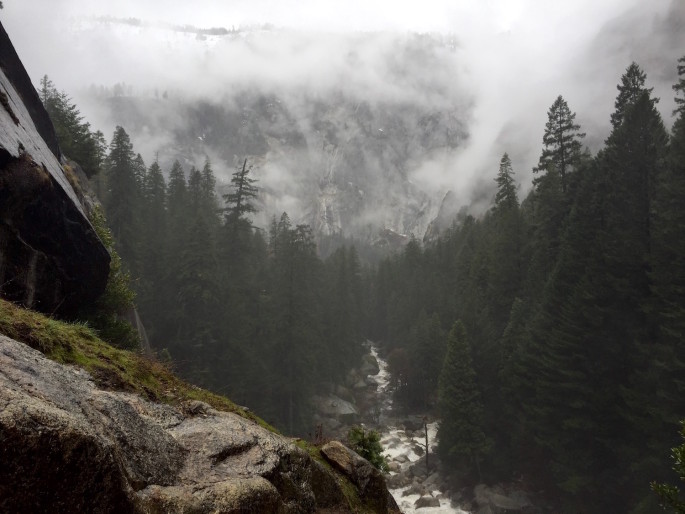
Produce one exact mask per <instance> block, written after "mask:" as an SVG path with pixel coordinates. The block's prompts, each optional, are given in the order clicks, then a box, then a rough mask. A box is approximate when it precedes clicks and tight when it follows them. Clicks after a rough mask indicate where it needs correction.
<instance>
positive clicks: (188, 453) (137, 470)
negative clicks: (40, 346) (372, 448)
mask: <svg viewBox="0 0 685 514" xmlns="http://www.w3.org/2000/svg"><path fill="white" fill-rule="evenodd" d="M352 455H353V457H351V459H352V460H351V461H350V462H354V463H355V466H356V467H357V468H359V469H361V468H362V467H363V463H364V462H366V461H364V460H363V459H361V457H358V456H356V454H352ZM357 459H358V460H357ZM0 462H1V463H2V465H1V466H0V512H51V513H59V512H70V513H71V512H92V513H105V512H113V513H114V512H116V513H129V512H130V513H138V512H139V513H184V514H190V513H210V512H212V513H238V512H241V513H243V512H255V513H257V512H258V513H271V512H273V513H300V512H331V513H333V512H340V513H342V512H352V510H351V508H350V506H349V505H348V503H347V500H346V499H345V496H344V494H343V488H342V485H341V483H342V479H341V477H340V476H339V475H337V474H336V473H334V472H332V471H330V470H329V469H328V468H326V467H325V466H324V465H322V464H320V463H318V462H316V461H314V460H313V459H312V458H311V457H310V456H309V455H308V453H307V452H305V451H304V450H302V449H300V448H298V447H297V446H296V445H295V444H293V442H292V441H291V440H290V439H287V438H285V437H282V436H279V435H276V434H273V433H271V432H269V431H268V430H265V429H264V428H262V427H260V426H258V425H256V424H255V423H253V422H251V421H249V420H246V419H244V418H242V417H240V416H238V415H237V414H233V413H227V412H219V411H216V410H214V409H212V408H211V407H209V406H208V405H206V404H204V403H201V402H190V404H188V405H185V406H184V408H183V411H181V410H179V409H176V408H174V407H171V406H167V405H160V404H155V403H151V402H149V401H146V400H143V399H142V398H140V397H138V396H136V395H133V394H129V393H121V392H112V391H104V390H101V389H98V388H97V387H96V386H95V384H94V383H93V382H92V380H91V378H90V376H89V375H88V373H86V372H85V371H82V370H80V369H76V368H73V367H69V366H64V365H61V364H58V363H55V362H53V361H50V360H48V359H47V358H45V357H44V356H43V355H42V354H41V353H39V352H37V351H35V350H33V349H31V348H29V347H28V346H26V345H24V344H22V343H19V342H17V341H14V340H12V339H9V338H7V337H5V336H0ZM366 464H367V465H368V466H370V465H369V464H368V463H366ZM370 473H371V474H372V475H373V479H372V480H367V481H365V482H364V486H363V487H359V486H360V485H361V482H360V483H359V484H356V482H355V481H353V483H354V484H355V485H356V486H357V487H358V488H359V489H360V493H362V492H363V494H360V497H362V501H364V498H387V497H388V492H387V489H386V487H385V482H384V481H383V480H382V476H381V477H380V480H378V476H377V475H375V474H373V473H372V472H370ZM378 475H380V474H378ZM359 478H361V475H360V476H359ZM376 489H377V490H376ZM364 503H366V506H367V507H368V511H369V512H388V508H389V505H388V504H387V503H386V502H383V501H380V503H376V502H373V504H369V503H367V502H364ZM390 511H392V509H391V510H390Z"/></svg>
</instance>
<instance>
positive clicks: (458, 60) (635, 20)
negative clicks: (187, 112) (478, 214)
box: [0, 0, 685, 228]
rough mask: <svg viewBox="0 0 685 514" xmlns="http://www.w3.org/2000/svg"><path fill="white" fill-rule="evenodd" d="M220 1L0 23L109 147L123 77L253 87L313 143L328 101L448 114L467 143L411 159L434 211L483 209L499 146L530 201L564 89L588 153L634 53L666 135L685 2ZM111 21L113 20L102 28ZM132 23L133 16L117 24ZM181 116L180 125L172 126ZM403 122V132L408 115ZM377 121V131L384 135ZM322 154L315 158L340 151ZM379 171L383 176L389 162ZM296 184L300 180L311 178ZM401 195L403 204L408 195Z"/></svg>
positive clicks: (13, 8) (16, 6) (152, 89)
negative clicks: (112, 109) (211, 31)
mask: <svg viewBox="0 0 685 514" xmlns="http://www.w3.org/2000/svg"><path fill="white" fill-rule="evenodd" d="M217 4H218V2H210V1H208V0H203V1H199V2H187V1H184V2H181V1H175V0H174V1H164V2H162V1H154V0H147V1H141V0H130V1H129V0H126V1H120V2H116V3H112V2H92V1H86V0H20V1H17V0H6V1H5V2H4V5H5V8H4V10H2V11H0V19H1V20H2V23H3V25H4V26H5V28H6V30H7V31H8V33H9V35H10V37H11V38H12V40H13V42H14V44H15V47H16V49H17V51H18V53H19V56H20V57H21V58H22V60H23V62H24V64H25V66H26V67H27V69H28V71H29V74H30V75H31V77H32V79H33V80H34V82H35V83H36V84H37V83H38V80H39V79H40V77H41V76H43V75H44V74H47V75H49V76H50V78H51V79H52V80H53V82H54V83H55V84H56V86H57V87H58V88H59V89H60V90H65V91H67V92H68V94H70V95H71V96H72V98H73V99H74V100H75V102H76V103H77V105H78V106H79V108H80V109H81V112H82V114H84V115H85V117H86V119H87V120H88V121H90V122H91V123H92V125H93V127H94V128H98V129H101V130H103V132H105V134H106V135H107V137H108V138H109V137H110V136H111V133H112V130H113V128H114V124H113V118H112V115H111V113H109V112H107V110H106V109H105V108H104V107H103V105H102V103H98V102H97V101H94V98H93V96H92V94H89V92H88V88H89V86H92V85H95V86H106V87H110V88H111V87H112V86H113V85H114V84H117V83H125V84H126V85H127V86H128V87H130V88H131V91H132V92H134V93H135V94H136V95H139V96H146V95H147V96H150V97H152V96H154V95H160V94H163V93H164V92H166V93H167V94H168V95H169V96H170V98H173V99H178V98H183V99H185V101H188V99H193V98H194V99H197V100H206V99H212V100H214V101H218V100H220V101H221V102H223V103H224V104H230V103H231V102H239V101H240V98H242V97H241V96H240V94H241V93H243V92H245V91H252V92H254V91H260V92H262V93H264V94H275V95H277V96H278V98H279V101H280V100H282V101H283V102H284V104H287V105H286V106H285V107H284V109H286V108H287V109H286V110H287V113H288V116H290V118H288V119H292V120H293V123H296V124H298V126H299V127H300V128H301V132H302V133H303V134H305V136H306V134H308V133H309V132H308V130H309V129H308V128H307V127H305V126H304V125H306V124H307V123H308V121H307V120H311V119H312V118H311V116H310V114H311V113H310V110H311V109H312V108H313V107H312V105H313V104H316V102H317V101H321V102H324V103H325V102H327V101H328V99H330V98H332V97H335V95H338V96H340V95H342V96H343V97H344V98H345V99H346V101H347V102H349V103H352V104H354V103H355V102H357V103H362V102H366V103H367V104H369V105H370V106H371V109H372V111H373V113H374V116H375V118H374V121H378V120H382V119H383V116H385V114H384V112H385V111H383V109H382V108H378V109H376V110H375V111H374V106H383V105H393V106H395V107H393V109H394V110H393V111H392V112H399V113H400V114H401V116H404V114H402V113H405V112H409V113H410V114H407V115H406V116H407V120H406V123H405V125H406V126H411V123H413V121H412V120H410V119H409V118H410V117H411V113H412V112H414V111H416V112H420V111H421V110H425V111H426V112H431V113H435V112H446V113H449V116H451V117H449V116H448V117H447V119H446V121H445V120H442V121H441V123H443V124H446V126H447V127H448V128H450V130H451V129H452V128H453V129H454V130H455V131H458V132H459V133H460V134H462V135H461V136H460V137H458V138H457V139H458V144H454V145H451V144H444V145H442V144H441V143H440V142H439V141H438V142H432V143H430V144H429V145H428V147H430V148H429V151H426V152H425V153H424V154H421V155H419V153H420V150H421V149H422V148H424V146H425V145H424V146H421V145H420V144H417V146H416V148H417V149H416V150H410V151H409V154H408V155H410V156H411V158H410V159H409V161H410V162H408V163H406V165H403V166H404V167H403V172H406V177H407V178H408V180H409V181H410V184H411V185H412V187H414V186H415V187H416V188H417V189H418V190H420V191H421V192H422V194H424V195H425V197H426V198H429V199H431V202H432V203H431V204H430V205H431V206H430V209H429V210H430V211H431V213H434V212H435V210H436V209H437V205H438V203H439V199H440V198H442V195H444V192H445V191H446V190H447V189H451V190H453V191H455V192H456V193H457V196H458V198H459V199H460V202H461V203H462V204H478V205H474V206H473V208H474V210H475V211H479V210H481V211H482V209H483V208H484V207H487V204H488V202H489V201H490V198H491V195H490V193H489V191H490V190H491V189H492V184H493V178H494V176H495V174H496V172H497V167H498V162H499V159H500V157H501V155H502V153H503V152H505V151H507V152H508V153H509V155H510V156H511V157H512V161H513V165H514V170H515V172H516V174H517V180H518V181H519V182H520V184H521V190H520V191H521V194H522V195H523V194H525V192H526V191H527V190H528V189H529V188H530V180H531V176H532V172H531V169H532V167H533V166H535V164H536V163H537V159H538V157H539V154H540V150H541V141H542V133H543V130H544V124H545V121H546V118H547V116H546V113H547V109H548V108H549V106H550V105H551V103H552V102H553V101H554V99H555V98H556V97H557V96H558V95H559V94H562V95H563V96H564V98H565V99H566V100H567V102H568V103H569V106H570V107H571V109H572V110H573V111H575V112H576V113H577V118H576V121H577V122H579V123H580V124H581V126H582V128H583V130H584V131H585V132H587V134H588V136H587V138H586V140H585V144H586V145H587V146H588V147H589V148H590V150H592V151H596V150H597V149H598V148H599V147H600V146H601V144H602V142H603V140H604V139H605V138H606V136H607V135H608V130H609V116H610V113H611V112H612V110H613V101H614V99H615V96H616V84H617V82H618V81H619V79H620V76H621V74H622V73H623V71H624V70H625V68H626V67H627V66H628V65H629V64H630V62H631V61H633V60H635V61H637V62H638V64H640V65H641V66H642V68H643V69H644V70H645V71H646V73H647V77H648V82H649V85H650V86H653V87H654V92H655V95H656V96H658V97H660V98H661V102H660V103H659V105H658V107H659V109H660V110H661V112H662V115H663V117H664V121H665V122H666V125H667V126H670V124H671V119H672V118H671V111H672V109H673V101H672V97H673V92H672V91H671V89H670V87H671V84H673V83H674V82H675V80H676V60H677V58H678V57H680V56H681V55H682V54H683V53H685V31H683V30H682V27H683V26H685V2H682V1H680V0H673V1H667V0H655V1H652V2H644V1H641V0H602V1H601V2H597V1H596V0H595V1H590V0H581V1H577V2H563V3H561V2H548V1H543V0H490V1H475V0H474V1H438V0H430V1H423V2H412V3H411V4H412V5H408V6H403V5H400V4H401V3H397V2H385V1H378V0H375V1H374V0H367V1H348V2H344V3H343V2H323V1H316V0H307V1H298V2H288V1H281V2H274V1H232V2H230V3H226V5H222V6H219V5H217ZM105 16H108V17H113V18H116V19H118V20H120V21H118V22H114V21H109V22H105V21H103V18H102V17H105ZM130 18H133V19H135V20H137V21H136V22H135V23H134V24H130V23H128V24H127V23H121V20H126V19H130ZM138 21H139V22H140V24H138ZM179 25H193V26H195V27H199V28H205V29H207V28H212V27H225V28H227V29H229V30H234V29H235V30H236V32H234V33H231V34H229V35H228V36H216V35H207V34H204V35H198V34H196V33H192V32H178V31H172V30H170V27H171V26H179ZM247 28H249V30H247ZM303 91H304V93H303ZM91 93H92V88H91ZM234 107H235V106H234ZM238 107H239V106H238ZM174 116H176V117H177V118H179V119H176V120H172V118H173V117H174ZM341 116H342V114H341ZM398 116H399V115H398ZM401 116H400V117H401ZM152 119H154V116H153V117H152ZM455 120H456V121H455ZM394 122H395V123H399V125H400V126H404V125H402V120H399V121H398V120H397V119H394ZM176 123H183V119H182V116H181V115H180V114H178V113H176V114H174V113H166V114H160V116H159V117H158V121H157V122H150V123H149V124H148V125H146V126H145V127H144V130H142V131H140V132H139V133H137V134H136V135H135V137H134V136H132V139H133V142H134V144H135V145H136V149H137V151H140V152H141V153H143V156H144V157H145V159H146V161H147V162H149V161H151V160H152V158H153V156H154V155H155V154H156V153H157V152H159V151H160V149H163V148H165V147H166V146H168V145H169V143H170V137H171V136H170V133H168V132H165V127H166V128H167V129H168V128H169V126H172V125H174V124H176ZM334 123H336V122H335V120H334ZM378 123H380V121H378ZM337 126H338V129H337V130H342V129H341V128H340V127H342V126H343V123H342V121H341V122H340V123H339V124H338V125H337ZM441 126H442V125H441ZM310 128H311V127H310ZM383 128H384V127H383V126H381V124H379V125H378V130H380V131H381V132H382V130H383ZM374 130H376V129H374ZM314 132H315V131H313V129H312V133H314ZM198 137H200V136H198ZM306 137H307V136H306ZM350 137H352V136H350ZM310 143H311V142H310ZM317 144H318V146H321V144H320V143H317ZM309 146H310V147H315V146H316V144H314V143H311V144H310V145H309ZM323 146H324V149H323V150H321V156H320V161H321V162H324V161H325V160H326V159H330V158H331V155H332V154H330V155H329V154H328V153H326V150H325V143H324V145H323ZM379 148H381V150H382V141H381V143H379ZM271 150H272V153H274V150H273V148H272V149H271ZM280 150H283V148H280ZM381 150H379V151H381ZM332 151H333V150H332ZM412 152H413V153H412ZM200 153H206V154H208V155H209V156H210V158H211V159H212V160H213V162H215V167H217V168H218V171H219V175H220V176H221V177H224V178H225V177H226V176H227V174H228V173H229V172H230V171H231V168H232V166H233V164H234V163H233V162H229V161H230V159H229V158H227V157H226V155H224V154H221V153H220V152H219V151H217V150H216V148H214V149H213V148H205V149H204V150H203V152H200ZM400 154H401V152H400ZM398 155H399V154H398ZM291 157H292V158H291V159H290V160H288V159H285V160H284V159H280V160H278V159H277V160H276V161H274V160H273V159H267V160H266V161H265V162H263V163H261V164H262V168H263V169H262V170H261V171H260V173H261V176H260V179H261V180H262V182H263V183H264V184H266V185H267V186H268V187H269V188H270V191H271V193H270V194H272V195H274V197H278V198H276V199H275V201H276V203H277V204H278V205H277V208H288V209H289V210H291V211H294V212H298V211H299V212H300V213H302V212H305V211H306V209H307V207H306V206H303V205H298V202H299V203H300V204H301V198H300V200H298V198H299V197H298V194H297V191H296V186H295V185H294V184H299V182H298V181H297V180H295V181H294V180H292V179H293V176H294V175H293V173H294V171H293V170H294V169H295V168H296V167H297V166H296V165H295V163H296V162H297V159H298V156H297V155H293V156H291ZM196 158H197V160H198V161H199V160H201V158H204V155H200V154H198V155H197V156H196ZM309 158H310V160H311V156H310V157H309ZM367 160H368V161H369V162H371V161H372V160H373V159H371V158H370V157H369V159H367ZM370 166H371V165H370ZM382 166H384V164H383V162H380V163H379V164H378V167H382ZM322 168H325V166H322ZM371 172H372V173H376V174H378V176H381V177H382V176H384V175H383V173H384V172H383V170H381V169H372V170H371ZM318 173H319V175H321V176H323V175H324V174H325V171H324V170H323V169H321V170H318ZM299 178H300V179H302V180H306V174H305V176H302V177H299ZM300 182H301V180H300ZM317 185H318V184H317ZM298 187H299V186H298ZM405 189H406V188H405ZM277 191H279V192H280V194H276V192H277ZM397 191H399V189H397ZM407 194H408V193H407ZM393 195H395V193H394V192H391V193H390V194H389V196H393ZM412 195H413V196H412ZM395 196H397V199H396V200H397V202H399V201H400V200H399V196H400V193H399V192H397V194H396V195H395ZM410 196H412V198H414V200H415V203H417V206H416V209H421V208H423V207H421V205H419V204H421V202H422V201H423V200H421V198H423V197H422V196H421V195H418V196H417V194H414V193H411V195H410ZM436 199H437V202H436ZM389 205H390V204H388V205H385V206H384V207H386V208H388V206H389ZM381 207H383V206H381ZM381 207H379V206H376V207H375V209H374V210H373V212H376V211H382V210H383V209H382V208H381ZM397 207H398V205H397V204H394V207H393V208H397ZM371 212H372V211H371V209H369V210H368V211H367V212H365V214H364V216H365V217H369V216H371ZM378 215H379V217H381V218H382V215H381V214H378ZM400 228H401V227H400ZM423 228H425V227H423Z"/></svg>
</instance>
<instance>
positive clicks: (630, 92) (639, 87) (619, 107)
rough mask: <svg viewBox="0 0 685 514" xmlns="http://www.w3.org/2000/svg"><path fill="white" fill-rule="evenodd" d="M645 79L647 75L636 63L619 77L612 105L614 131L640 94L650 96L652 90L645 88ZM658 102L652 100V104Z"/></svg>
mask: <svg viewBox="0 0 685 514" xmlns="http://www.w3.org/2000/svg"><path fill="white" fill-rule="evenodd" d="M646 78H647V75H645V73H644V72H643V71H642V69H641V68H640V67H639V66H638V65H637V63H636V62H632V63H631V64H630V66H628V67H627V68H626V71H625V73H624V74H623V76H621V83H620V84H618V85H617V86H616V89H618V96H617V97H616V102H615V103H614V107H615V109H616V110H615V111H614V112H613V113H612V114H611V124H612V125H613V127H614V129H616V128H618V127H619V126H621V123H623V118H624V117H625V114H626V111H627V110H628V108H629V107H630V106H631V105H633V104H634V103H635V102H636V101H637V99H638V98H639V97H640V95H641V94H642V93H644V92H646V93H647V94H651V92H652V89H654V88H651V87H650V88H649V89H647V88H645V79H646ZM658 101H659V100H658V99H652V102H653V103H657V102H658Z"/></svg>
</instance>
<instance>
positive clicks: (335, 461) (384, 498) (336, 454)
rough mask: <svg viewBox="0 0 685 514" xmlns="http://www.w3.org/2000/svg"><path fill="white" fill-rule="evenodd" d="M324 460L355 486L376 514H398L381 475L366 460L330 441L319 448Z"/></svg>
mask: <svg viewBox="0 0 685 514" xmlns="http://www.w3.org/2000/svg"><path fill="white" fill-rule="evenodd" d="M321 453H322V455H323V456H324V458H325V459H326V460H327V461H328V462H329V463H330V464H331V466H333V467H334V468H335V469H337V470H338V471H340V472H341V473H343V474H344V475H345V476H347V477H348V478H349V480H350V481H351V482H352V483H353V484H354V485H355V486H357V488H358V489H359V491H360V495H361V498H362V500H363V501H364V503H365V504H366V505H367V506H369V507H371V508H372V509H374V510H375V511H377V512H386V511H391V512H395V511H397V512H399V508H398V507H397V504H396V503H395V501H394V500H393V498H392V496H391V495H390V494H389V493H388V490H387V487H386V484H385V479H384V478H383V474H382V473H381V472H380V471H379V470H378V469H376V468H375V467H373V465H372V464H371V463H370V462H369V461H367V460H366V459H364V458H362V457H360V456H359V455H358V454H357V453H355V452H354V451H352V450H350V449H349V448H347V447H346V446H345V445H343V444H342V443H341V442H339V441H331V442H330V443H328V444H326V445H324V446H323V447H322V448H321Z"/></svg>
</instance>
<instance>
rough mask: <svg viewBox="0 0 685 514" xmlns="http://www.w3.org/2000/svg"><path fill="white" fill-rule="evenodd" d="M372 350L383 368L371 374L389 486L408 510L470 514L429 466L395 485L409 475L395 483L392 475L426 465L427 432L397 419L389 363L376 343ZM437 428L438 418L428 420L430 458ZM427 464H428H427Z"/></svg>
mask: <svg viewBox="0 0 685 514" xmlns="http://www.w3.org/2000/svg"><path fill="white" fill-rule="evenodd" d="M369 351H370V353H371V355H373V357H374V358H375V359H376V361H377V362H378V367H379V368H380V371H379V372H378V374H376V375H374V376H373V377H372V378H373V379H374V380H375V381H376V383H377V384H378V386H377V395H378V396H377V398H378V400H377V401H378V403H377V406H376V418H377V422H378V425H379V427H381V444H382V445H383V448H384V450H385V455H386V457H387V460H388V463H389V465H390V469H391V471H390V477H389V480H388V488H389V489H390V492H391V494H392V495H393V497H394V498H395V501H397V504H398V506H399V507H400V509H401V510H402V512H404V513H405V514H410V513H414V512H418V513H420V514H468V513H467V512H466V511H464V510H461V509H460V508H459V507H457V506H454V505H452V503H451V501H450V499H449V498H448V497H446V496H445V495H444V494H443V492H442V491H440V490H439V488H438V485H437V484H438V482H439V477H438V475H437V472H435V471H432V472H431V471H429V470H428V469H426V472H425V473H421V474H418V473H417V474H418V475H419V476H414V477H412V480H411V482H410V483H409V484H408V485H401V486H400V487H396V486H397V485H400V484H402V482H405V481H407V479H405V480H404V481H402V482H400V483H395V481H394V480H393V477H396V476H397V475H400V474H404V475H405V476H408V475H410V474H411V475H414V474H415V473H414V471H413V470H417V466H422V465H423V466H426V464H425V458H424V457H425V446H426V444H425V443H426V441H425V432H424V428H423V426H421V427H420V429H419V427H414V428H416V430H408V429H407V428H406V427H400V426H399V422H398V419H397V418H396V417H394V416H393V401H392V391H391V389H390V372H389V371H388V363H387V361H385V360H384V359H383V358H382V357H380V356H379V354H378V350H377V349H376V348H375V347H374V346H373V345H371V346H370V349H369ZM437 432H438V422H437V421H434V422H432V423H428V424H427V433H428V449H429V455H428V459H429V460H430V456H431V455H432V454H434V449H435V446H436V444H437ZM419 461H422V462H419ZM426 467H427V468H428V466H426ZM433 469H434V468H433ZM421 475H425V476H421ZM422 505H425V506H422Z"/></svg>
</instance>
